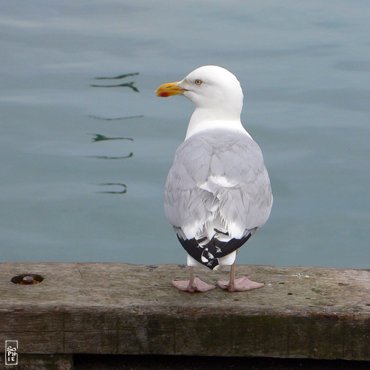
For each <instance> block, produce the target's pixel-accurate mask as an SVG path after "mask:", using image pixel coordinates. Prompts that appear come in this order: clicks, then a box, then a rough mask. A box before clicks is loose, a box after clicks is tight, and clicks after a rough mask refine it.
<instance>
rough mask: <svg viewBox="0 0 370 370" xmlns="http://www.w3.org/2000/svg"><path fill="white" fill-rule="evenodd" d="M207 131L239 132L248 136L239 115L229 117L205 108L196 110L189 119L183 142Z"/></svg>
mask: <svg viewBox="0 0 370 370" xmlns="http://www.w3.org/2000/svg"><path fill="white" fill-rule="evenodd" d="M209 129H225V130H232V131H239V132H244V133H246V134H247V135H249V134H248V132H247V131H246V130H245V129H244V127H243V125H242V123H241V121H240V116H239V115H235V116H230V114H227V115H226V114H223V112H221V111H218V112H217V111H215V110H212V111H211V110H209V109H205V108H196V109H195V111H194V112H193V114H192V116H191V118H190V122H189V126H188V130H187V132H186V137H185V140H186V139H188V138H189V137H190V136H192V135H194V134H196V133H198V132H200V131H204V130H209Z"/></svg>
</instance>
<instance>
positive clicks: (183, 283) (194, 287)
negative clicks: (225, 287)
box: [172, 277, 216, 293]
mask: <svg viewBox="0 0 370 370" xmlns="http://www.w3.org/2000/svg"><path fill="white" fill-rule="evenodd" d="M172 285H173V286H174V287H175V288H177V289H179V290H182V291H183V292H189V293H197V292H202V293H203V292H207V291H208V290H212V289H215V288H216V286H215V285H212V284H208V283H206V282H204V281H202V280H200V279H199V278H198V277H196V278H194V280H193V282H191V281H190V280H173V281H172Z"/></svg>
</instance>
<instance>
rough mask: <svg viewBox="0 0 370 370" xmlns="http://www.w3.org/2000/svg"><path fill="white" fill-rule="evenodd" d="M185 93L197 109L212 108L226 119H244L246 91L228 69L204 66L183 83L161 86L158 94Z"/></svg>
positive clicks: (163, 95) (191, 73) (188, 76)
mask: <svg viewBox="0 0 370 370" xmlns="http://www.w3.org/2000/svg"><path fill="white" fill-rule="evenodd" d="M177 94H183V95H184V96H186V97H187V98H188V99H190V100H191V101H192V102H193V103H194V104H195V106H196V107H197V108H200V109H207V110H208V109H212V111H213V112H215V113H216V112H217V113H218V114H219V115H220V114H221V116H222V117H220V118H224V116H228V115H230V118H234V117H238V118H239V117H240V113H241V110H242V107H243V91H242V88H241V86H240V83H239V81H238V79H237V78H236V77H235V76H234V75H233V74H232V73H231V72H229V71H228V70H227V69H225V68H222V67H218V66H212V65H209V66H203V67H199V68H197V69H195V70H194V71H193V72H190V73H189V74H188V75H187V76H186V77H185V78H184V79H183V80H182V81H179V82H171V83H167V84H163V85H161V86H160V87H159V88H158V89H157V95H158V96H162V97H167V96H171V95H177Z"/></svg>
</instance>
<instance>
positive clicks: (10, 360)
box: [5, 340, 18, 366]
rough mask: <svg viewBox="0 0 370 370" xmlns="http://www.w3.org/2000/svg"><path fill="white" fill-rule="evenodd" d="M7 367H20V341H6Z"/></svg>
mask: <svg viewBox="0 0 370 370" xmlns="http://www.w3.org/2000/svg"><path fill="white" fill-rule="evenodd" d="M5 365H6V366H9V365H18V341H17V340H6V341H5Z"/></svg>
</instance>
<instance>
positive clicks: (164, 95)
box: [159, 92, 170, 98]
mask: <svg viewBox="0 0 370 370" xmlns="http://www.w3.org/2000/svg"><path fill="white" fill-rule="evenodd" d="M159 96H161V97H162V98H167V97H168V96H170V94H169V93H168V92H161V93H160V94H159Z"/></svg>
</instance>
